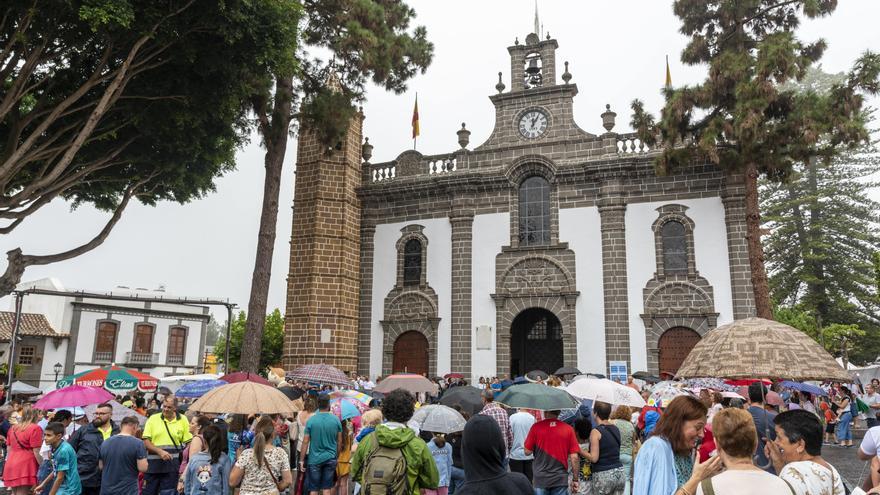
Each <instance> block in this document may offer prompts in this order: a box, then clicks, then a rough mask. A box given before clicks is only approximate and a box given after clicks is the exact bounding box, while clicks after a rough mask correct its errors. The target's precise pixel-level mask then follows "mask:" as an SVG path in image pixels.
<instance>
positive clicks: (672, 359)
mask: <svg viewBox="0 0 880 495" xmlns="http://www.w3.org/2000/svg"><path fill="white" fill-rule="evenodd" d="M699 341H700V334H698V333H697V332H695V331H693V330H691V329H690V328H685V327H673V328H670V329H669V330H667V331H665V332H663V335H661V336H660V341H659V342H658V343H657V347H658V348H659V349H660V359H659V360H660V373H670V374H673V375H674V374H675V373H677V372H678V368H680V367H681V363H682V362H683V361H684V359H685V358H686V357H687V356H688V354H690V352H691V349H693V348H694V346H695V345H697V342H699Z"/></svg>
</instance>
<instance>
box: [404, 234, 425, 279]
mask: <svg viewBox="0 0 880 495" xmlns="http://www.w3.org/2000/svg"><path fill="white" fill-rule="evenodd" d="M421 279H422V243H421V242H420V241H419V240H418V239H410V240H408V241H406V244H404V246H403V285H419V283H420V282H421Z"/></svg>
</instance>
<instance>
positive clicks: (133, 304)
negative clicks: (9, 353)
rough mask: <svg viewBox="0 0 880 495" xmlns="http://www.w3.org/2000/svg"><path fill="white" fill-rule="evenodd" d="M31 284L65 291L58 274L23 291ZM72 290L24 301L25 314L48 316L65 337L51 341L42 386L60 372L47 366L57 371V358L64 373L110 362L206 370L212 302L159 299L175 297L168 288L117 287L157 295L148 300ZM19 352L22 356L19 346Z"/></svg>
mask: <svg viewBox="0 0 880 495" xmlns="http://www.w3.org/2000/svg"><path fill="white" fill-rule="evenodd" d="M30 288H37V289H44V290H49V291H59V292H63V291H65V289H64V287H63V286H62V285H61V283H60V282H59V281H58V280H57V279H53V278H46V279H40V280H36V281H33V282H25V283H22V284H21V285H19V289H20V290H24V289H30ZM70 292H71V293H72V295H71V296H63V295H62V296H59V295H49V294H26V295H25V296H24V299H23V302H22V311H23V312H24V313H29V314H36V315H43V316H45V320H46V321H47V322H48V323H49V325H50V326H51V328H52V329H54V330H55V331H57V332H58V333H59V334H61V335H63V337H62V338H59V339H47V342H46V344H45V347H44V351H43V356H42V357H41V361H42V367H43V369H42V371H41V377H42V378H41V379H40V382H41V383H40V385H45V384H47V383H48V382H50V381H53V380H54V377H55V373H54V372H52V373H49V372H48V371H47V369H48V370H52V368H53V366H54V365H55V363H56V362H60V363H61V365H62V372H61V374H60V376H61V377H63V376H67V375H70V374H73V373H78V372H80V371H85V370H89V369H93V368H96V367H100V366H106V365H109V364H117V365H119V366H124V367H127V368H134V369H138V370H140V371H143V372H145V373H148V374H150V375H153V376H155V377H157V378H162V377H164V376H169V375H180V374H186V373H190V372H195V371H197V370H198V371H200V370H201V368H202V367H203V366H204V364H203V363H202V360H203V359H204V355H205V353H204V349H205V335H206V331H207V324H208V320H209V319H210V315H209V312H208V311H209V308H208V306H202V305H198V304H180V303H164V302H156V301H155V299H157V298H167V299H173V298H175V296H171V295H169V294H167V293H165V291H164V289H159V290H147V289H129V288H126V287H118V288H116V289H114V290H113V291H112V295H116V296H125V297H137V298H144V299H151V300H143V301H121V300H110V299H102V298H97V297H95V298H92V297H83V296H82V295H80V294H75V293H74V292H75V291H70ZM108 294H111V293H108ZM49 340H52V343H50V342H49ZM56 340H57V341H58V343H57V344H56V343H55V341H56ZM20 349H24V347H20ZM16 355H17V356H18V357H17V359H18V360H20V359H21V354H20V352H19V351H18V350H17V351H16ZM28 381H30V382H32V383H33V380H28ZM34 384H35V385H36V383H34Z"/></svg>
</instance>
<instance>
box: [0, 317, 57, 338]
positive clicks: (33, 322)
mask: <svg viewBox="0 0 880 495" xmlns="http://www.w3.org/2000/svg"><path fill="white" fill-rule="evenodd" d="M14 325H15V313H14V312H12V311H0V341H2V340H7V341H8V340H9V338H10V337H11V335H12V327H13V326H14ZM18 333H19V335H27V336H31V337H62V336H63V335H62V334H60V333H58V332H57V331H55V329H54V328H52V325H50V324H49V320H47V319H46V316H45V315H42V314H39V313H22V314H21V327H20V328H19V330H18Z"/></svg>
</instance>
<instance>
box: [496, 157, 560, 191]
mask: <svg viewBox="0 0 880 495" xmlns="http://www.w3.org/2000/svg"><path fill="white" fill-rule="evenodd" d="M556 171H557V167H556V163H554V162H553V160H551V159H549V158H547V157H545V156H543V155H523V156H520V157H518V158H517V159H516V160H514V161H513V162H512V163H511V164H510V165H508V166H507V169H506V170H505V171H504V175H505V177H507V180H508V181H509V182H510V185H511V186H512V187H514V188H518V187H519V185H520V184H521V183H522V181H524V180H525V179H526V178H528V177H531V176H533V175H537V176H540V177H543V178H545V179H547V182H549V183H550V185H551V187H553V189H554V190H555V185H556Z"/></svg>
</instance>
